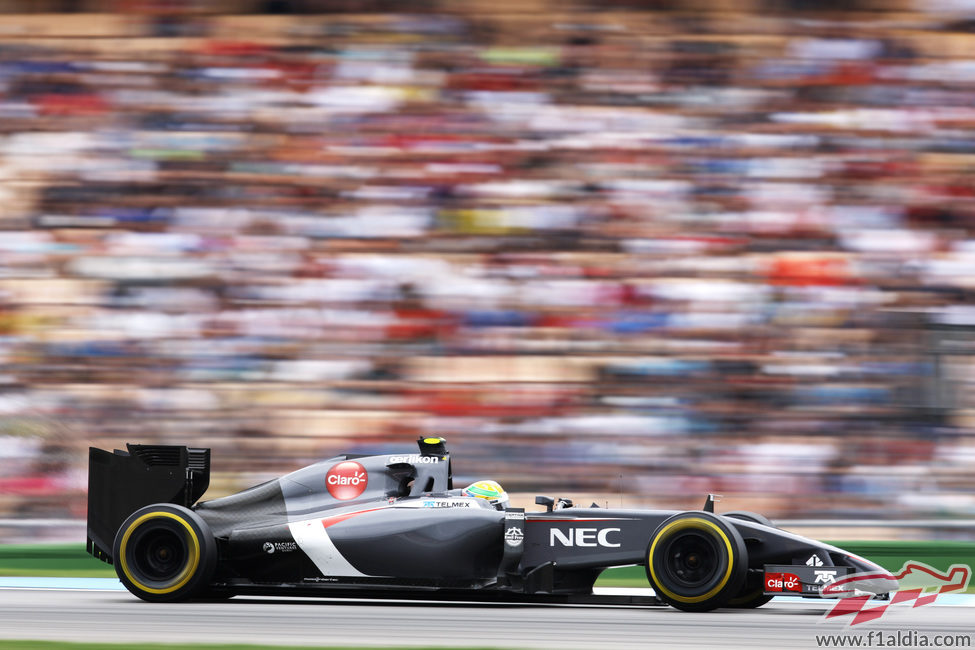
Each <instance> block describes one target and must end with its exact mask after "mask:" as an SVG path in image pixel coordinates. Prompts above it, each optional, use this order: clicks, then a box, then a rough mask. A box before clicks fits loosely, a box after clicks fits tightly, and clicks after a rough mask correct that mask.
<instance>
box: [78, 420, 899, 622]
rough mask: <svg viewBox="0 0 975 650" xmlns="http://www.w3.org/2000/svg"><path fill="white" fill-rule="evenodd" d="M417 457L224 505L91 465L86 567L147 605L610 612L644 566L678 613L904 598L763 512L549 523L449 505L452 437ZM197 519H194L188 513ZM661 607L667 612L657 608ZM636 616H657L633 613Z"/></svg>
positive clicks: (188, 476)
mask: <svg viewBox="0 0 975 650" xmlns="http://www.w3.org/2000/svg"><path fill="white" fill-rule="evenodd" d="M418 442H419V447H420V448H419V453H391V454H387V455H382V456H353V455H345V456H339V457H337V458H332V459H330V460H326V461H322V462H319V463H316V464H314V465H311V466H309V467H306V468H304V469H300V470H298V471H296V472H293V473H291V474H288V475H286V476H283V477H281V478H278V479H274V480H271V481H269V482H267V483H264V484H262V485H258V486H256V487H252V488H250V489H248V490H245V491H243V492H240V493H238V494H233V495H230V496H226V497H222V498H218V499H213V500H211V501H203V502H200V503H197V500H198V499H199V498H200V497H201V496H202V495H203V493H204V492H205V491H206V488H207V486H208V484H209V474H210V450H209V449H194V448H187V447H182V446H162V445H128V451H127V452H126V451H118V450H116V451H115V452H114V453H110V452H107V451H104V450H101V449H96V448H91V449H90V452H89V474H88V487H89V492H88V552H89V553H91V554H92V555H94V556H95V557H97V558H99V559H101V560H104V561H106V562H109V563H114V565H115V569H116V572H117V573H118V576H119V579H120V580H121V581H122V583H123V584H124V585H125V586H126V588H128V590H129V591H131V592H132V593H133V594H135V595H136V596H138V597H139V598H142V599H144V600H148V601H176V600H186V599H191V598H221V597H229V596H233V595H235V594H261V595H321V596H330V597H347V596H350V597H363V596H369V597H387V598H424V599H453V600H497V601H506V602H507V601H526V600H527V601H546V600H548V601H552V600H554V601H556V602H598V600H594V596H593V583H594V582H595V580H596V578H597V577H598V576H599V574H600V572H601V571H603V570H604V569H606V568H609V567H618V566H627V565H642V566H645V567H646V573H647V578H648V580H649V583H650V586H651V587H652V588H653V590H654V592H655V593H656V597H657V598H658V599H659V601H662V602H663V603H667V604H669V605H672V606H674V607H676V608H678V609H683V610H689V611H705V610H711V609H714V608H717V607H722V606H731V607H758V606H760V605H762V604H764V603H766V602H768V600H769V599H770V598H771V597H772V596H773V595H794V596H806V597H819V596H820V595H821V593H820V592H821V591H822V589H823V587H824V586H825V585H827V584H830V583H831V582H833V581H835V580H837V579H840V578H843V577H846V576H847V575H851V574H854V573H872V574H874V575H879V576H882V577H879V578H875V579H873V580H867V581H863V582H860V583H858V587H857V589H858V592H857V593H858V595H859V594H871V595H882V594H886V593H889V592H892V591H896V589H897V581H896V580H894V578H893V577H892V576H889V574H887V573H886V572H885V571H884V570H883V569H882V568H880V567H879V566H877V565H875V564H873V563H871V562H869V561H867V560H865V559H863V558H860V557H857V556H854V555H851V554H850V553H847V552H845V551H843V550H841V549H839V548H835V547H833V546H829V545H827V544H823V543H820V542H817V541H814V540H811V539H807V538H804V537H800V536H798V535H794V534H791V533H788V532H785V531H783V530H779V529H777V528H775V527H773V526H772V524H771V522H769V521H768V520H767V519H765V518H764V517H762V516H761V515H757V514H754V513H747V512H727V513H724V514H721V515H719V514H715V513H714V512H713V500H712V499H710V498H709V500H708V502H707V503H706V505H705V508H704V509H703V510H700V511H687V512H677V511H665V510H622V509H620V510H616V509H608V508H599V507H597V506H595V505H593V506H592V507H589V508H576V507H572V506H571V503H568V502H567V500H559V502H556V501H555V500H553V499H551V498H548V497H539V498H537V499H536V503H538V504H541V505H543V506H544V510H540V511H538V512H527V513H526V512H525V511H524V510H523V509H518V508H505V507H504V506H503V504H495V503H492V502H491V501H489V500H488V499H485V498H479V496H471V495H470V494H471V493H469V492H465V491H461V490H455V489H454V487H453V481H452V474H451V460H450V456H449V454H448V452H447V449H446V443H445V441H444V440H443V439H442V438H421V439H420V440H419V441H418ZM194 504H195V505H194ZM659 601H658V602H659ZM628 602H634V603H635V602H647V601H637V600H631V601H628Z"/></svg>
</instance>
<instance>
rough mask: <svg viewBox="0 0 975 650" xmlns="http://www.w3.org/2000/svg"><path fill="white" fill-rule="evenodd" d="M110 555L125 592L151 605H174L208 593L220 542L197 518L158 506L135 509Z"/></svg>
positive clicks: (177, 508)
mask: <svg viewBox="0 0 975 650" xmlns="http://www.w3.org/2000/svg"><path fill="white" fill-rule="evenodd" d="M112 557H113V563H114V564H115V572H116V573H117V574H118V577H119V580H121V581H122V584H123V585H125V588H126V589H128V590H129V591H131V592H132V593H133V594H135V595H136V596H138V597H139V598H141V599H143V600H147V601H150V602H175V601H181V600H188V599H190V598H194V597H198V596H204V595H205V594H206V593H207V585H208V584H209V582H210V579H211V578H212V577H213V572H214V569H215V568H216V562H217V544H216V540H215V539H214V537H213V534H212V533H211V531H210V527H209V526H208V525H207V523H206V522H205V521H203V519H202V518H201V517H200V516H199V515H198V514H196V513H195V512H193V511H192V510H190V509H189V508H184V507H183V506H178V505H174V504H170V503H157V504H153V505H150V506H146V507H144V508H140V509H139V510H136V511H135V512H133V513H132V514H131V515H130V516H129V518H128V519H126V520H125V521H124V522H123V523H122V525H121V527H119V530H118V533H117V534H116V535H115V543H114V544H113V545H112Z"/></svg>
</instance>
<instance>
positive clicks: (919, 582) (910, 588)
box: [822, 561, 972, 625]
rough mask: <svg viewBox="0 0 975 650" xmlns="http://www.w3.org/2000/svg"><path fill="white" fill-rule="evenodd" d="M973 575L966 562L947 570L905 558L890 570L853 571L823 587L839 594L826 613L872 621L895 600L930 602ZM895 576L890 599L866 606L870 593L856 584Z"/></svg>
mask: <svg viewBox="0 0 975 650" xmlns="http://www.w3.org/2000/svg"><path fill="white" fill-rule="evenodd" d="M971 577H972V569H971V567H969V566H968V565H967V564H952V565H951V566H950V567H949V568H948V571H947V572H942V571H938V570H937V569H935V568H934V567H932V566H929V565H927V564H925V563H923V562H914V561H908V562H905V563H904V566H903V567H901V570H900V571H898V572H897V573H895V574H893V575H891V574H889V573H886V572H885V573H856V574H853V575H851V576H847V577H845V578H843V579H841V580H837V581H836V582H833V583H832V584H829V585H826V586H825V587H823V591H822V595H823V596H825V597H830V596H832V597H837V596H838V597H839V598H840V600H838V601H837V602H836V604H835V605H833V607H832V608H831V609H830V610H829V611H828V612H827V613H826V618H835V617H837V616H845V615H847V614H850V615H852V616H853V618H852V619H851V620H850V621H849V622H850V625H859V624H860V623H867V622H868V621H873V620H876V619H878V618H880V617H881V616H883V615H884V612H886V611H887V608H888V607H890V606H891V605H897V604H898V603H904V602H912V603H913V605H912V607H921V606H922V605H930V604H931V603H933V602H934V601H935V600H937V598H938V596H939V595H941V594H945V593H951V592H953V591H962V592H963V591H964V590H965V589H966V588H967V587H968V582H969V581H970V580H971ZM888 580H897V581H898V583H899V584H898V590H897V591H896V592H895V593H893V594H891V596H890V600H889V601H887V602H886V603H883V604H881V605H877V606H875V607H870V606H868V604H869V601H870V596H869V595H864V594H863V593H862V592H863V591H866V590H865V589H864V590H858V589H857V585H858V583H859V584H860V585H866V584H868V583H869V582H872V581H873V582H876V581H888Z"/></svg>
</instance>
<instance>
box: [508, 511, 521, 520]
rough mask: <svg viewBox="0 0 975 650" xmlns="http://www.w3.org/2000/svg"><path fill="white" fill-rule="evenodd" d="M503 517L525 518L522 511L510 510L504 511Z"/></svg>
mask: <svg viewBox="0 0 975 650" xmlns="http://www.w3.org/2000/svg"><path fill="white" fill-rule="evenodd" d="M504 518H505V519H524V518H525V513H524V512H512V511H510V510H509V511H508V512H506V513H505V515H504Z"/></svg>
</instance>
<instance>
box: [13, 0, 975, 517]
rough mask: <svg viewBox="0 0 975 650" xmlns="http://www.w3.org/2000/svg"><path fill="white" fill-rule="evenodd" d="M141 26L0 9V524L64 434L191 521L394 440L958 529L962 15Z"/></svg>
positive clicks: (681, 499) (219, 19) (208, 19)
mask: <svg viewBox="0 0 975 650" xmlns="http://www.w3.org/2000/svg"><path fill="white" fill-rule="evenodd" d="M7 4H11V3H7ZM14 4H15V3H14ZM54 4H55V5H58V6H60V5H59V3H54ZM60 4H68V5H71V7H72V8H79V7H75V6H74V5H76V4H79V5H82V6H81V7H80V8H81V9H86V8H87V7H85V6H84V3H60ZM136 4H138V3H136ZM144 4H145V5H146V6H150V8H151V6H152V5H155V4H158V5H160V6H164V7H169V8H170V9H172V7H173V6H176V9H173V10H171V11H169V10H150V9H145V7H143V8H142V9H143V10H142V11H133V12H121V13H105V12H104V11H101V12H100V11H98V10H99V9H100V8H99V7H98V6H95V7H93V8H87V9H89V10H91V9H94V11H95V12H94V13H92V12H91V11H89V12H88V13H71V14H36V13H35V14H18V13H11V14H0V517H4V516H6V517H14V516H16V517H28V516H34V517H36V516H74V517H81V516H83V515H84V508H85V501H84V490H85V482H86V464H87V453H86V449H87V447H88V446H89V445H96V446H102V447H107V448H112V447H121V446H122V445H124V443H125V442H142V443H173V444H190V445H198V446H208V447H211V448H212V449H213V465H214V476H213V480H212V482H211V485H212V488H211V490H212V492H211V494H219V493H226V492H229V491H232V490H237V489H242V488H243V487H246V486H247V485H250V484H253V483H255V482H257V481H259V480H262V479H264V478H267V477H270V476H273V475H277V474H280V473H283V472H285V471H288V470H290V469H294V468H296V467H298V466H300V465H302V464H306V463H309V462H312V461H314V460H317V459H321V458H326V457H329V456H331V455H334V454H337V453H341V452H358V453H370V452H375V451H377V450H385V449H389V448H391V447H392V448H393V449H409V448H411V446H412V445H413V441H414V439H415V438H416V436H417V435H418V434H431V435H444V436H446V437H447V439H448V442H449V446H450V448H451V449H452V450H453V451H454V452H455V454H456V459H455V462H454V467H455V475H456V477H457V480H459V481H463V480H467V479H474V478H494V479H497V480H499V481H501V483H502V484H503V485H504V486H505V487H506V488H507V489H508V490H509V491H511V492H514V493H524V495H526V496H531V495H533V494H535V493H536V491H537V492H538V493H542V492H544V491H547V492H549V493H561V494H567V493H568V494H573V495H588V494H598V495H604V496H605V495H616V496H613V497H612V498H613V499H614V500H615V499H618V498H620V497H619V496H618V494H617V493H618V492H620V491H622V492H623V493H625V495H624V498H625V500H626V502H627V503H628V504H630V505H649V504H652V503H655V504H660V505H664V504H680V505H681V506H683V507H694V506H697V505H698V504H699V502H700V501H701V499H702V498H703V495H704V494H706V493H707V492H718V493H723V494H725V495H727V499H728V500H729V501H735V502H736V503H737V504H738V505H741V506H748V507H752V508H753V509H760V510H763V511H765V512H766V513H768V514H770V515H772V516H790V515H791V516H794V515H797V514H800V513H801V514H803V515H812V516H817V515H818V516H828V517H835V516H853V517H885V516H894V517H900V516H964V515H971V514H972V513H973V512H975V435H973V431H975V430H973V426H975V420H973V418H972V414H973V413H975V411H972V410H971V409H972V407H975V402H973V400H972V399H971V397H970V393H971V389H972V382H973V381H975V372H973V370H975V365H973V362H975V358H973V356H972V355H975V308H973V307H972V304H971V300H970V299H971V297H972V288H973V287H975V190H973V187H972V169H973V164H975V108H973V107H975V57H973V54H972V53H973V52H975V35H973V34H972V30H973V29H975V2H940V3H930V2H929V3H923V4H924V5H926V6H921V5H920V4H919V5H918V6H915V5H913V4H911V3H910V2H898V3H894V4H891V3H886V4H884V5H882V6H878V5H879V3H876V2H875V3H861V4H860V5H856V4H855V3H825V4H823V3H812V4H811V5H810V3H804V2H792V3H775V4H774V6H773V5H771V4H770V3H765V4H763V3H762V2H755V3H752V4H750V5H749V4H747V3H737V2H734V3H728V2H718V1H717V0H715V1H714V2H699V3H697V4H695V5H694V6H693V9H691V10H686V7H687V6H688V5H687V4H686V3H684V4H683V5H682V6H683V7H684V8H685V10H682V11H674V10H672V9H673V8H672V7H671V8H668V7H667V6H666V3H655V4H654V8H647V6H648V5H649V4H650V3H640V2H614V1H612V0H609V1H607V2H600V3H596V2H582V1H573V2H570V1H567V0H565V1H561V2H556V1H554V0H553V1H549V0H518V1H517V2H515V1H513V0H495V1H493V2H487V1H486V0H471V1H470V2H460V1H453V0H442V1H440V2H437V1H435V0H429V1H427V2H423V3H398V4H397V11H398V13H390V12H388V11H384V9H388V8H389V7H386V6H384V4H383V3H379V2H372V3H365V4H360V3H355V2H344V3H336V2H331V3H330V2H325V1H322V2H317V3H316V2H307V3H288V2H276V3H270V4H269V5H268V7H266V8H270V9H274V10H276V11H278V12H283V13H279V14H273V15H271V14H268V15H264V14H256V13H250V14H249V13H248V12H250V11H253V10H255V9H256V8H255V7H253V6H251V5H247V4H246V3H238V4H235V3H233V2H222V3H213V4H214V5H216V4H219V5H220V8H221V11H219V12H217V11H208V5H207V4H206V3H202V4H201V3H196V4H192V3H175V5H174V4H173V3H144ZM299 5H300V6H299ZM834 5H842V6H843V7H845V9H843V10H825V9H824V7H825V8H826V9H829V8H830V7H831V6H834ZM966 5H969V6H966ZM675 6H681V5H680V4H679V3H678V5H675ZM817 6H818V7H819V9H817V10H812V7H817ZM4 8H6V9H7V10H10V8H9V7H4ZM55 8H57V7H55ZM187 8H191V9H196V11H189V12H187V11H185V10H186V9H187ZM210 8H212V7H210ZM296 8H299V9H304V10H306V11H311V13H291V14H289V13H288V11H289V10H294V9H296ZM363 8H365V9H367V11H363V10H362V9H363ZM102 9H104V8H102ZM357 9H358V10H359V11H356V10H357ZM407 9H409V10H410V11H407ZM934 9H938V10H937V11H935V10H934ZM966 9H970V10H971V11H970V12H968V13H966ZM969 18H971V19H972V20H971V21H970V20H969ZM66 495H67V496H66ZM607 498H609V497H607ZM516 502H517V499H516ZM587 503H588V501H587Z"/></svg>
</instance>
